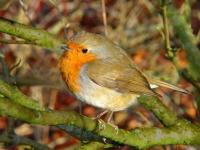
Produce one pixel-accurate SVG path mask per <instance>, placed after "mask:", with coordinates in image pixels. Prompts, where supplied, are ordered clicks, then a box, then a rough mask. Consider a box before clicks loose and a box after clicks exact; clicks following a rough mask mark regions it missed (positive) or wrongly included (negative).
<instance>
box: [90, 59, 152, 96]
mask: <svg viewBox="0 0 200 150" xmlns="http://www.w3.org/2000/svg"><path fill="white" fill-rule="evenodd" d="M87 74H88V76H89V78H90V79H91V80H92V81H93V82H95V83H96V84H98V85H101V86H104V87H107V88H111V89H114V90H116V91H118V92H121V93H134V94H139V95H141V94H145V95H155V93H154V92H153V91H152V90H151V88H150V85H149V83H148V81H147V80H146V78H145V77H144V76H143V74H142V73H141V72H140V71H139V70H138V69H137V68H136V67H135V65H134V64H132V62H131V61H129V60H126V61H124V62H120V61H116V60H113V59H112V58H109V59H104V60H97V61H95V62H92V63H90V64H89V65H88V68H87Z"/></svg>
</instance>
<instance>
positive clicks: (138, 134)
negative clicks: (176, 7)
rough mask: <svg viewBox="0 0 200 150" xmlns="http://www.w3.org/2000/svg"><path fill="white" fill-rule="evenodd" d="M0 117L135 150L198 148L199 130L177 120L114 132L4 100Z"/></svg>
mask: <svg viewBox="0 0 200 150" xmlns="http://www.w3.org/2000/svg"><path fill="white" fill-rule="evenodd" d="M146 101H148V100H146ZM7 108H10V109H7ZM0 113H1V114H2V115H7V116H11V117H14V118H17V119H20V120H23V121H26V122H29V123H33V124H41V125H55V126H58V127H62V129H65V130H66V131H68V132H69V133H73V134H76V136H77V137H80V138H82V139H85V140H88V138H90V140H93V141H94V140H98V141H100V142H103V141H105V138H106V139H107V140H108V141H109V140H111V141H115V142H117V143H121V144H126V145H130V146H134V147H137V148H148V147H151V146H154V145H168V144H197V145H198V144H200V139H199V136H200V129H199V128H198V127H197V126H195V125H193V124H191V123H189V122H187V121H184V120H179V121H177V122H176V124H175V125H174V126H171V127H168V128H155V127H152V128H141V129H134V130H132V131H126V130H122V129H119V131H118V132H117V131H116V129H115V128H113V127H112V126H110V125H108V124H106V123H102V122H97V121H94V120H92V119H90V118H88V117H85V116H81V115H79V114H77V113H76V112H73V111H36V110H32V109H29V108H26V107H24V106H21V105H19V104H16V103H14V102H12V101H10V100H8V99H6V98H0ZM102 126H103V127H104V128H103V129H102ZM104 137H105V138H104Z"/></svg>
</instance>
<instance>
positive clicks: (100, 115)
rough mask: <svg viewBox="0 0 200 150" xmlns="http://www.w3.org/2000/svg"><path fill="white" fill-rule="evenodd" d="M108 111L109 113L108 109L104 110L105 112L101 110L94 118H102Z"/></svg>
mask: <svg viewBox="0 0 200 150" xmlns="http://www.w3.org/2000/svg"><path fill="white" fill-rule="evenodd" d="M106 113H108V110H104V111H103V112H101V113H100V114H98V115H97V116H96V117H94V118H93V119H94V120H97V119H100V118H101V117H102V116H103V115H105V114H106Z"/></svg>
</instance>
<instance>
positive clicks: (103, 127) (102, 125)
mask: <svg viewBox="0 0 200 150" xmlns="http://www.w3.org/2000/svg"><path fill="white" fill-rule="evenodd" d="M98 122H99V130H104V129H105V128H106V126H105V123H104V121H103V120H102V119H99V120H98Z"/></svg>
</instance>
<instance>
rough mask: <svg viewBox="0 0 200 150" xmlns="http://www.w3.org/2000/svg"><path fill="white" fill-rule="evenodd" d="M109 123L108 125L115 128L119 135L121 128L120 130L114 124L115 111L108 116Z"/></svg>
mask: <svg viewBox="0 0 200 150" xmlns="http://www.w3.org/2000/svg"><path fill="white" fill-rule="evenodd" d="M107 123H108V124H109V125H111V126H112V127H113V128H115V130H116V131H117V133H118V130H119V128H118V126H116V125H115V124H114V120H113V111H110V113H109V116H108V119H107Z"/></svg>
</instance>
